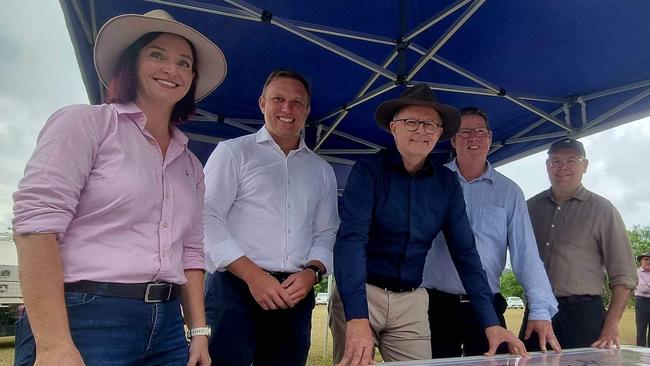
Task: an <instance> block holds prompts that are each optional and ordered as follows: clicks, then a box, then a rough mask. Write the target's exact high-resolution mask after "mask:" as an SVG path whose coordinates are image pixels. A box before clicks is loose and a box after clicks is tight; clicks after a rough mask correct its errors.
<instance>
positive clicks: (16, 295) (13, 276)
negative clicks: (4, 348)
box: [0, 233, 23, 337]
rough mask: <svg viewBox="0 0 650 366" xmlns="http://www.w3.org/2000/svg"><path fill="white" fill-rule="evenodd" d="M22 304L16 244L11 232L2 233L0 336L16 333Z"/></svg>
mask: <svg viewBox="0 0 650 366" xmlns="http://www.w3.org/2000/svg"><path fill="white" fill-rule="evenodd" d="M22 305H23V296H22V293H21V291H20V283H19V282H18V257H17V255H16V245H15V244H14V243H13V241H12V240H11V235H10V234H9V233H0V337H4V336H12V335H14V333H15V330H16V326H15V323H16V320H17V319H18V314H19V309H21V307H22Z"/></svg>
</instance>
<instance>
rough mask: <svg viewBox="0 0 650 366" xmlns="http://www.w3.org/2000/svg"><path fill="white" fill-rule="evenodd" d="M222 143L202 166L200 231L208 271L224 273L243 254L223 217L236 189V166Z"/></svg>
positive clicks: (234, 195)
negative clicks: (201, 231)
mask: <svg viewBox="0 0 650 366" xmlns="http://www.w3.org/2000/svg"><path fill="white" fill-rule="evenodd" d="M240 164H241V162H238V161H237V159H236V158H235V156H234V155H233V153H232V151H230V149H229V148H228V146H227V144H226V143H220V144H219V145H217V147H216V148H215V149H214V151H213V152H212V155H210V158H209V159H208V162H207V163H206V164H205V169H204V171H205V207H204V209H203V231H204V234H205V239H204V242H205V243H204V245H205V256H206V258H205V260H206V267H207V269H208V271H210V272H214V271H217V270H225V269H226V266H228V265H230V264H231V263H232V262H234V261H235V260H236V259H238V258H240V257H243V256H245V255H246V253H245V252H244V251H243V250H242V249H241V247H240V245H239V243H238V242H237V241H236V240H235V239H234V238H233V236H232V234H231V233H230V232H229V231H228V228H227V227H226V216H227V215H228V211H230V208H231V207H232V205H233V203H234V202H235V198H236V197H237V191H238V187H239V177H240V175H239V168H238V167H239V166H240Z"/></svg>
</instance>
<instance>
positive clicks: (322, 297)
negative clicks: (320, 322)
mask: <svg viewBox="0 0 650 366" xmlns="http://www.w3.org/2000/svg"><path fill="white" fill-rule="evenodd" d="M329 299H330V298H329V295H328V294H327V292H319V293H318V295H316V305H327V302H328V301H329Z"/></svg>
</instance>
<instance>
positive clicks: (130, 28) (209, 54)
mask: <svg viewBox="0 0 650 366" xmlns="http://www.w3.org/2000/svg"><path fill="white" fill-rule="evenodd" d="M151 32H163V33H172V34H176V35H179V36H181V37H183V38H185V39H187V40H188V41H190V42H191V43H192V45H194V48H195V49H196V56H197V59H198V68H197V70H196V71H197V72H198V74H199V79H198V82H197V85H196V95H195V100H196V101H199V100H201V99H203V98H205V97H206V96H207V95H208V94H210V93H211V92H212V91H213V90H214V89H216V88H217V87H218V86H219V84H221V82H223V80H224V79H225V77H226V72H227V66H226V58H225V56H224V54H223V52H222V51H221V49H220V48H219V47H218V46H217V45H216V44H214V43H213V42H212V41H210V40H209V39H208V38H207V37H205V36H204V35H203V34H201V33H199V32H198V31H196V30H195V29H193V28H191V27H189V26H187V25H185V24H183V23H179V22H177V21H173V20H167V19H158V18H151V17H147V16H144V15H140V14H125V15H120V16H117V17H115V18H112V19H110V20H109V21H108V22H106V24H104V26H103V27H102V28H101V29H100V31H99V33H98V34H97V40H96V41H95V50H94V53H95V68H96V69H97V74H98V75H99V78H100V80H101V81H102V83H103V84H104V86H106V87H108V84H109V82H110V80H111V79H112V77H113V73H114V72H115V66H116V65H117V62H118V60H119V58H120V56H121V55H122V53H123V52H124V50H126V48H127V47H129V46H130V45H131V44H132V43H133V42H135V41H136V40H137V39H138V38H140V37H141V36H143V35H145V34H147V33H151Z"/></svg>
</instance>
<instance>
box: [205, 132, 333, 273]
mask: <svg viewBox="0 0 650 366" xmlns="http://www.w3.org/2000/svg"><path fill="white" fill-rule="evenodd" d="M204 171H205V209H204V213H203V224H204V234H205V239H204V243H205V253H206V258H205V260H206V267H207V268H208V270H209V271H210V272H214V271H225V270H226V266H228V265H230V264H231V263H232V262H233V261H235V260H236V259H238V258H240V257H242V256H247V257H248V258H249V259H250V260H252V261H253V262H254V263H255V264H256V265H257V266H259V267H260V268H262V269H264V270H267V271H274V272H275V271H277V272H297V271H300V270H302V269H303V268H304V267H305V265H306V264H307V262H309V261H311V260H318V261H320V262H322V263H323V264H324V265H325V267H326V270H327V271H331V270H332V268H333V267H332V250H333V247H334V241H335V240H336V232H337V230H338V225H339V217H338V211H337V196H336V177H335V175H334V170H333V169H332V167H331V166H330V165H329V164H328V163H327V162H325V161H324V160H323V159H321V158H320V157H319V156H318V155H316V154H315V153H314V152H313V151H311V150H310V149H309V148H308V147H307V146H306V145H305V142H304V139H303V138H302V137H301V139H300V145H299V147H298V149H297V150H292V151H290V152H289V154H288V155H285V154H284V152H283V151H282V150H281V149H280V147H279V146H278V145H277V144H276V143H275V141H274V140H273V138H272V137H271V135H270V134H269V132H268V130H267V129H266V127H262V128H261V129H260V130H259V131H258V132H257V133H255V134H250V135H246V136H242V137H239V138H236V139H232V140H228V141H223V142H220V143H219V145H217V148H216V149H215V150H214V151H213V152H212V155H211V156H210V158H209V159H208V162H207V163H206V165H205V168H204Z"/></svg>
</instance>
